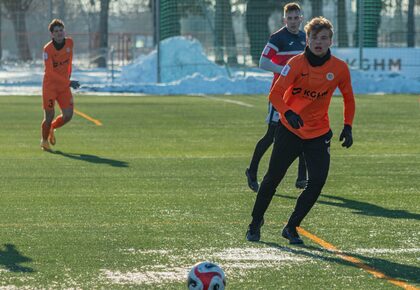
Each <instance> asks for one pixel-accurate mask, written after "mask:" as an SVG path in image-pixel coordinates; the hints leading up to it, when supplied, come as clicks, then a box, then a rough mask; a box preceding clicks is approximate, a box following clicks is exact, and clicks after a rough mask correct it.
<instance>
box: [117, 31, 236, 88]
mask: <svg viewBox="0 0 420 290" xmlns="http://www.w3.org/2000/svg"><path fill="white" fill-rule="evenodd" d="M160 64H161V67H162V70H161V72H160V75H161V82H163V83H170V82H173V81H177V80H180V79H183V78H185V77H188V76H191V75H194V74H199V75H201V76H203V77H205V78H214V77H227V76H228V74H227V71H226V69H225V68H223V67H220V66H218V65H216V64H214V63H213V62H212V61H210V60H209V59H208V58H207V56H206V55H205V54H204V50H203V47H202V46H201V43H200V42H198V41H197V40H195V39H187V38H185V37H181V36H178V37H172V38H168V39H165V40H163V41H162V42H161V49H160ZM156 67H157V52H156V50H154V51H153V52H151V53H150V54H149V55H147V56H144V57H140V58H138V59H136V60H135V61H134V63H133V64H130V65H128V66H126V67H124V68H123V70H122V72H121V81H124V82H137V83H156V82H157V69H156Z"/></svg>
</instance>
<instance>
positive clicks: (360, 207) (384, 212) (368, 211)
mask: <svg viewBox="0 0 420 290" xmlns="http://www.w3.org/2000/svg"><path fill="white" fill-rule="evenodd" d="M275 196H278V197H283V198H288V199H296V197H291V196H287V195H281V194H275ZM323 197H327V198H329V199H332V200H335V201H338V202H334V201H327V200H324V199H319V200H318V201H317V203H320V204H326V205H332V206H337V207H344V208H349V209H353V210H355V211H354V213H355V214H360V215H366V216H377V217H386V218H392V219H413V220H420V214H417V213H411V212H409V211H406V210H398V209H387V208H384V207H381V206H378V205H375V204H371V203H368V202H361V201H357V200H352V199H348V198H344V197H339V196H333V195H328V194H322V195H321V198H323Z"/></svg>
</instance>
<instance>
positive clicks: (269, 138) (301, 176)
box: [249, 123, 306, 180]
mask: <svg viewBox="0 0 420 290" xmlns="http://www.w3.org/2000/svg"><path fill="white" fill-rule="evenodd" d="M278 126H279V125H278V123H270V124H268V129H267V132H266V133H265V135H264V136H263V137H262V138H261V139H260V140H259V141H258V143H257V145H256V146H255V150H254V154H253V155H252V159H251V164H250V165H249V171H250V172H251V173H253V174H255V175H257V172H258V165H259V163H260V161H261V158H262V157H263V155H264V153H265V152H266V151H267V149H268V148H269V147H270V146H271V144H273V142H274V138H275V134H276V131H277V127H278ZM297 179H298V180H306V164H305V158H304V156H303V153H302V154H300V155H299V167H298V178H297Z"/></svg>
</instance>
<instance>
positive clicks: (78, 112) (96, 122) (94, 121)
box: [74, 109, 102, 126]
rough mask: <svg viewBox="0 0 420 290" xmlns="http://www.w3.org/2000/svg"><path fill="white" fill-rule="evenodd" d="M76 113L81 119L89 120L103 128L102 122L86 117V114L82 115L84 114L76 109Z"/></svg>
mask: <svg viewBox="0 0 420 290" xmlns="http://www.w3.org/2000/svg"><path fill="white" fill-rule="evenodd" d="M74 113H75V114H77V115H79V116H80V117H83V118H85V119H86V120H89V121H91V122H93V123H94V124H95V125H98V126H102V123H101V121H99V120H96V119H94V118H92V117H90V116H88V115H86V114H85V113H82V112H80V111H78V110H76V109H74Z"/></svg>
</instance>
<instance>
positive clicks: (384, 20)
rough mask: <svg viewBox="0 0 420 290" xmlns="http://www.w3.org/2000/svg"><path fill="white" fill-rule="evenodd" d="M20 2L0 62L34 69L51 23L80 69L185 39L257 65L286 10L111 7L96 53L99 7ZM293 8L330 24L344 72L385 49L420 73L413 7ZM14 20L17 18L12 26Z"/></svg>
mask: <svg viewBox="0 0 420 290" xmlns="http://www.w3.org/2000/svg"><path fill="white" fill-rule="evenodd" d="M25 1H27V2H30V5H29V9H27V10H26V11H17V12H16V13H12V12H13V11H10V10H8V9H7V8H6V7H5V6H4V5H0V8H1V13H0V15H1V17H2V19H1V21H0V24H1V26H0V31H1V42H0V45H1V49H0V52H1V59H2V60H3V61H16V60H24V61H41V51H42V47H43V45H44V44H45V43H46V42H47V41H49V39H50V35H49V32H48V30H47V26H48V23H49V22H50V20H51V19H52V18H61V19H63V20H64V22H65V24H66V31H67V33H68V34H69V35H71V36H72V37H73V38H74V39H75V58H74V59H75V64H76V65H79V66H90V67H92V66H95V65H97V63H98V62H97V60H98V59H99V58H103V57H105V58H106V59H107V60H108V64H109V63H110V62H111V61H113V62H114V63H115V64H117V65H125V64H128V63H130V62H131V61H133V60H134V59H136V58H137V57H139V56H141V55H145V54H147V53H149V52H150V51H152V50H153V49H155V48H156V44H157V41H156V40H157V39H160V40H164V39H168V38H170V37H173V36H184V37H187V38H189V39H196V40H198V41H199V43H200V44H201V46H202V47H203V51H204V53H205V55H206V56H207V58H208V59H210V60H211V61H213V62H215V63H217V64H219V65H224V66H225V67H227V68H232V67H253V66H254V67H255V66H256V65H257V63H258V59H259V57H260V54H261V51H262V49H263V48H264V46H265V44H266V42H267V40H268V38H269V35H270V33H272V32H274V31H276V30H277V29H279V28H280V27H282V25H283V19H282V16H283V15H282V14H283V6H284V4H286V3H287V2H288V1H283V0H119V1H115V0H110V2H109V4H110V6H109V11H108V27H107V28H108V39H107V45H106V46H105V47H103V46H101V43H100V42H101V37H102V34H101V32H100V31H101V29H100V23H101V22H100V15H101V13H100V12H101V6H100V2H102V1H98V0H97V1H95V0H78V1H66V0H32V1H31V0H19V1H18V0H16V1H15V2H14V3H17V2H25ZM6 2H7V1H6ZM9 2H10V1H9ZM11 2H13V1H11ZM296 2H298V3H299V4H300V5H301V7H302V9H303V14H304V18H305V20H304V23H305V22H306V21H308V20H310V19H311V18H312V17H313V16H319V15H323V16H325V17H327V18H328V19H330V20H331V21H332V23H333V24H334V30H335V35H334V38H333V41H334V46H333V47H334V49H337V50H338V51H339V54H340V49H344V48H346V49H348V50H342V51H341V53H342V54H343V55H344V57H347V58H348V59H349V64H350V65H352V66H355V67H360V68H363V61H364V58H365V57H367V56H369V55H370V54H369V51H371V53H373V54H377V51H376V50H375V48H388V49H389V50H387V52H386V54H390V55H392V54H394V55H398V54H400V52H399V50H398V49H397V48H407V49H408V48H410V53H409V54H410V55H411V57H413V59H412V62H411V64H410V65H411V66H413V67H415V68H417V69H418V66H420V52H418V51H419V50H417V49H418V47H419V46H420V31H416V23H419V22H420V19H419V18H420V1H418V0H313V1H309V0H305V1H296ZM15 14H16V15H18V17H15V18H14V17H13V15H15ZM302 26H303V25H302ZM417 26H418V25H417ZM302 28H303V27H302ZM359 32H360V33H359ZM25 39H26V41H27V43H28V44H27V45H25ZM416 47H417V48H416ZM158 48H160V49H161V50H163V49H167V48H164V47H158ZM360 48H369V49H366V50H362V49H360ZM411 48H412V50H413V51H412V50H411ZM372 49H373V50H372ZM344 51H345V52H346V54H344ZM416 51H417V52H416ZM160 52H161V53H162V52H163V51H160ZM340 56H341V54H340ZM368 61H370V62H372V64H374V63H373V62H375V61H376V62H377V63H379V68H380V67H381V65H382V63H381V62H382V60H368ZM389 61H391V62H392V63H395V62H397V61H396V60H395V59H391V60H385V62H386V65H385V66H389V65H388V62H389ZM392 63H391V64H392ZM365 64H366V61H365ZM157 65H159V71H164V70H165V64H163V63H160V62H159V61H158V63H157ZM172 65H174V64H172ZM391 66H392V65H391ZM394 67H395V66H394Z"/></svg>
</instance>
